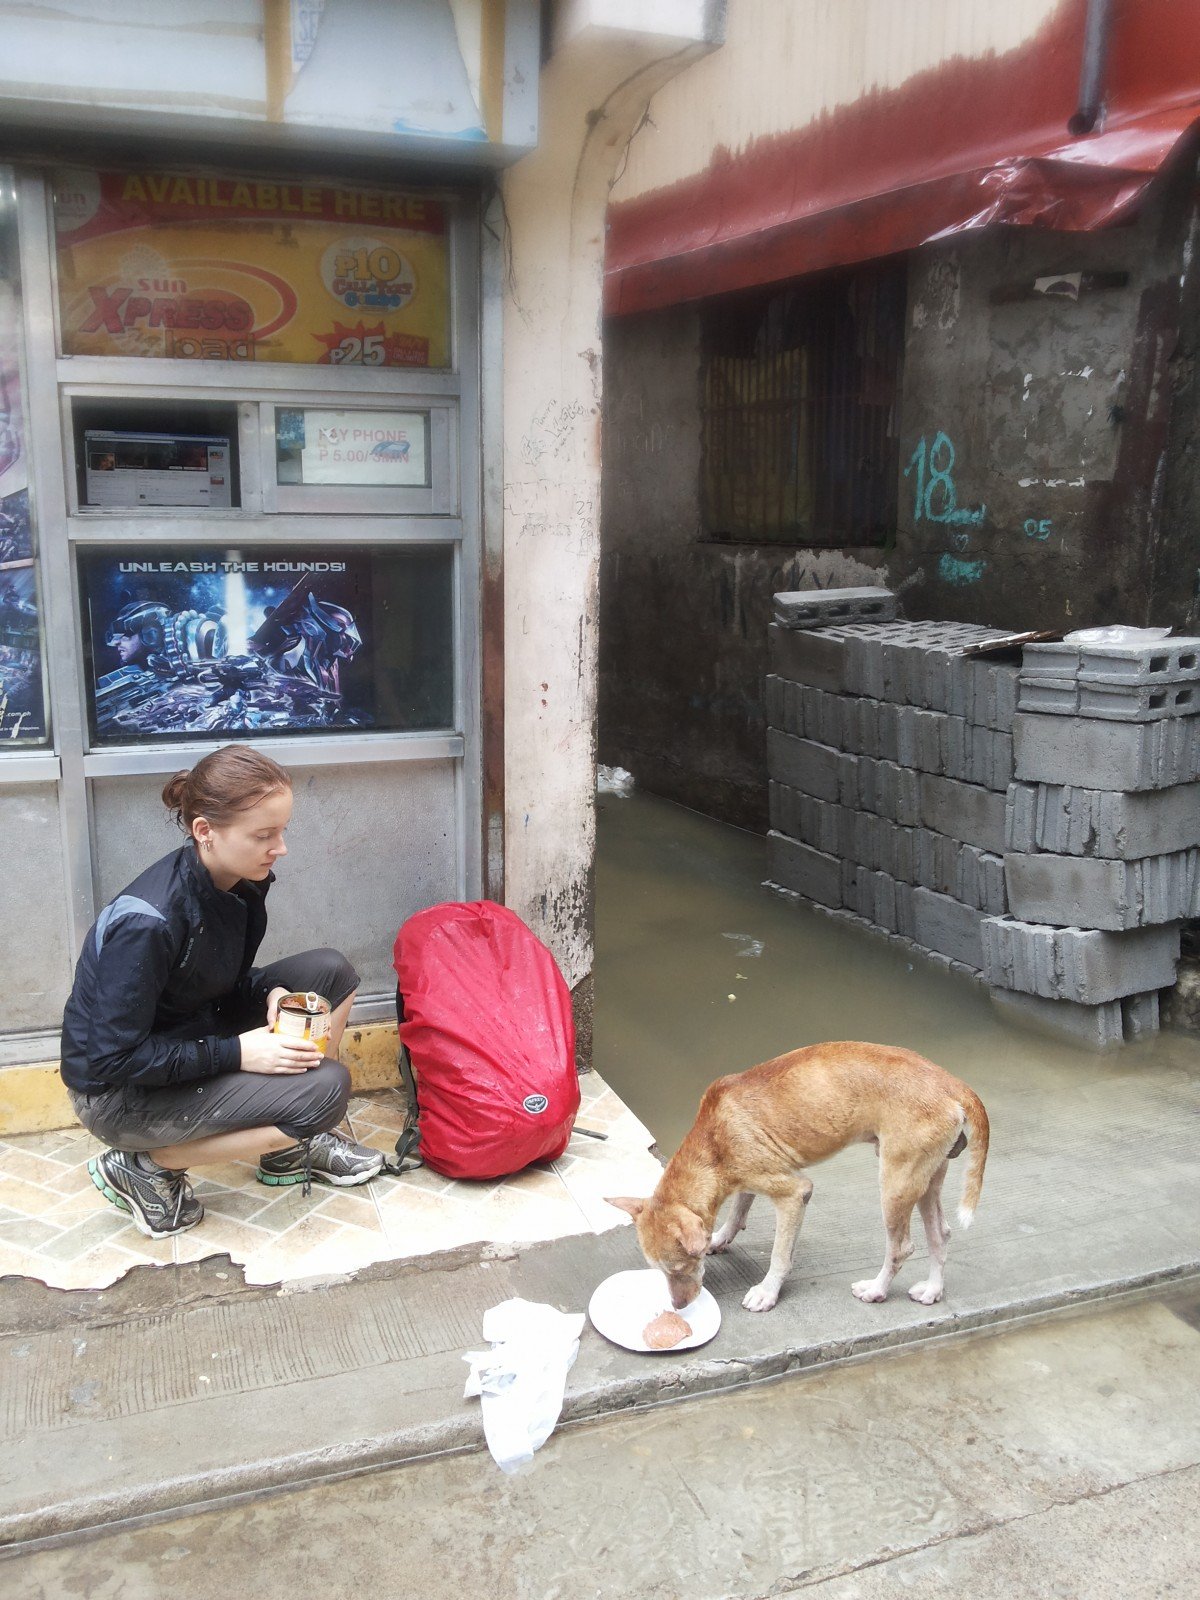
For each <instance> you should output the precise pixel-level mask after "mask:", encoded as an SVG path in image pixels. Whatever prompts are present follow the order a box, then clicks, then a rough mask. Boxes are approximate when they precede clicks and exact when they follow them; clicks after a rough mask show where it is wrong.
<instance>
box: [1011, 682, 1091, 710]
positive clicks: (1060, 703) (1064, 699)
mask: <svg viewBox="0 0 1200 1600" xmlns="http://www.w3.org/2000/svg"><path fill="white" fill-rule="evenodd" d="M1017 709H1018V711H1042V712H1044V713H1045V714H1046V715H1047V716H1051V717H1073V716H1075V715H1077V713H1078V711H1079V684H1078V682H1077V681H1076V680H1075V679H1074V678H1031V677H1028V676H1026V674H1025V673H1022V674H1021V684H1020V688H1019V689H1018V691H1017Z"/></svg>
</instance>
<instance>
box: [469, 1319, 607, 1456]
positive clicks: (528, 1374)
mask: <svg viewBox="0 0 1200 1600" xmlns="http://www.w3.org/2000/svg"><path fill="white" fill-rule="evenodd" d="M582 1332H583V1312H582V1311H580V1312H575V1313H572V1312H566V1311H558V1310H556V1309H555V1308H554V1306H546V1305H539V1304H538V1303H537V1302H535V1301H532V1300H518V1299H513V1300H505V1301H503V1302H502V1303H501V1304H500V1305H498V1306H493V1307H492V1308H491V1310H490V1311H485V1312H484V1314H483V1336H484V1338H485V1339H487V1340H489V1341H490V1342H491V1346H492V1348H491V1349H490V1350H469V1351H468V1352H467V1354H466V1355H465V1356H464V1357H463V1360H464V1361H466V1362H469V1363H470V1367H471V1371H470V1374H469V1376H468V1378H467V1384H466V1388H465V1389H464V1390H463V1398H464V1399H470V1398H471V1397H472V1396H473V1395H479V1396H480V1398H481V1400H482V1402H483V1431H484V1434H485V1436H486V1438H487V1447H488V1449H489V1450H490V1451H491V1453H492V1459H493V1460H494V1461H495V1463H496V1465H497V1466H498V1467H499V1468H500V1470H501V1471H502V1472H508V1473H513V1472H516V1471H518V1470H519V1469H520V1468H521V1467H523V1466H527V1465H528V1464H529V1462H531V1461H532V1460H533V1453H534V1451H535V1450H540V1449H541V1447H542V1445H544V1444H545V1442H546V1440H547V1439H548V1438H549V1437H550V1435H551V1434H552V1433H553V1432H554V1425H555V1423H556V1422H557V1421H558V1418H559V1414H560V1413H561V1411H562V1404H563V1393H564V1391H565V1389H566V1386H567V1373H568V1372H570V1370H571V1368H572V1367H573V1366H574V1365H575V1357H576V1356H577V1355H578V1354H579V1336H580V1334H581V1333H582Z"/></svg>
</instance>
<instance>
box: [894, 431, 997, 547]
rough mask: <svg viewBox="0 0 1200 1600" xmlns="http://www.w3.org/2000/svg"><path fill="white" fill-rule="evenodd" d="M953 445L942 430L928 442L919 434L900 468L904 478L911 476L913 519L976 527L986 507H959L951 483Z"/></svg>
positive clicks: (952, 477) (952, 482)
mask: <svg viewBox="0 0 1200 1600" xmlns="http://www.w3.org/2000/svg"><path fill="white" fill-rule="evenodd" d="M955 459H956V457H955V450H954V445H953V444H952V443H951V441H950V438H949V436H948V435H947V434H945V433H941V432H939V433H936V434H934V436H933V443H932V444H929V443H928V442H927V441H926V439H925V436H924V435H923V434H922V436H921V438H920V440H919V441H918V443H917V448H916V449H915V450H914V451H913V453H912V455H911V456H910V457H909V459H908V465H907V466H906V467H905V469H904V476H905V477H906V478H908V477H911V476H913V474H914V473H915V474H916V477H915V480H914V482H915V492H914V496H913V521H914V522H921V521H922V520H924V521H926V522H948V523H958V524H963V523H965V524H968V525H975V526H977V525H978V524H979V523H981V522H982V521H983V518H984V514H985V513H986V511H987V507H986V506H977V507H975V508H974V509H971V508H968V507H966V506H960V505H959V503H958V490H957V489H956V487H955V484H954V462H955Z"/></svg>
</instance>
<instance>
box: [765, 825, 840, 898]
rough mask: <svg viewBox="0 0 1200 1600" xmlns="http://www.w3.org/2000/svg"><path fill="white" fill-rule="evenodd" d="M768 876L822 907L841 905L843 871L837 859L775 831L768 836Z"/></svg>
mask: <svg viewBox="0 0 1200 1600" xmlns="http://www.w3.org/2000/svg"><path fill="white" fill-rule="evenodd" d="M767 876H768V878H770V879H771V881H772V882H774V883H777V884H779V885H781V886H782V887H783V888H784V889H791V890H793V891H794V892H795V893H796V894H801V895H803V896H804V897H805V899H806V900H815V901H817V902H818V903H819V904H820V905H823V906H840V905H841V903H842V885H841V876H842V868H841V863H840V861H838V859H837V857H836V856H831V855H826V854H824V852H822V851H820V850H814V849H812V847H811V846H810V845H806V844H800V843H799V842H798V841H797V840H795V839H788V838H785V837H784V835H783V834H781V833H776V832H775V831H774V830H772V831H771V832H770V833H769V834H768V835H767Z"/></svg>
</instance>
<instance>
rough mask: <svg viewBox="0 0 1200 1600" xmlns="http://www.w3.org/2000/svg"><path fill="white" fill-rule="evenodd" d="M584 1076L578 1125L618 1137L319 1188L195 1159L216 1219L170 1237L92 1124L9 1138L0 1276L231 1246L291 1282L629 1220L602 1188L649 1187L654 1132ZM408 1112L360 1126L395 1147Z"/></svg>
mask: <svg viewBox="0 0 1200 1600" xmlns="http://www.w3.org/2000/svg"><path fill="white" fill-rule="evenodd" d="M579 1082H580V1090H581V1092H582V1097H583V1103H582V1105H581V1107H580V1111H579V1117H578V1119H577V1120H578V1123H579V1125H580V1126H581V1127H584V1128H593V1129H596V1130H597V1131H599V1132H602V1133H606V1134H607V1135H608V1138H607V1140H606V1141H603V1142H602V1141H600V1140H594V1139H588V1138H586V1137H584V1136H583V1135H580V1134H577V1135H575V1136H574V1137H573V1138H572V1140H571V1143H570V1146H569V1147H568V1149H567V1152H566V1154H565V1155H564V1156H562V1157H561V1158H560V1159H559V1160H558V1161H554V1162H546V1163H539V1164H538V1165H536V1166H533V1167H529V1168H527V1169H526V1170H525V1171H524V1172H520V1173H517V1174H516V1175H515V1176H514V1177H510V1178H505V1179H502V1180H500V1181H498V1182H485V1183H464V1182H455V1181H453V1180H451V1179H449V1178H443V1177H441V1176H440V1175H439V1174H438V1173H436V1172H432V1171H430V1170H429V1169H427V1168H424V1167H422V1168H418V1169H417V1170H416V1171H414V1172H410V1173H406V1174H405V1176H404V1177H402V1178H392V1177H383V1178H376V1179H374V1180H373V1181H372V1182H371V1183H369V1184H364V1185H363V1186H362V1187H361V1188H357V1189H330V1188H326V1187H324V1186H323V1185H320V1184H316V1185H314V1186H313V1190H312V1193H311V1194H310V1195H309V1196H307V1197H305V1196H304V1195H303V1194H301V1192H300V1186H299V1185H298V1184H297V1185H296V1186H294V1187H292V1188H287V1189H273V1188H268V1187H266V1186H265V1185H263V1184H260V1183H259V1182H257V1180H256V1179H255V1176H254V1168H253V1167H252V1166H248V1165H243V1164H241V1163H229V1164H228V1165H226V1166H222V1167H205V1168H197V1170H196V1171H195V1173H193V1174H192V1179H193V1183H194V1187H195V1190H196V1193H197V1195H198V1196H199V1197H200V1199H201V1200H202V1201H203V1202H204V1208H205V1217H204V1221H203V1222H201V1223H200V1224H199V1226H198V1227H196V1228H194V1229H192V1230H191V1231H190V1232H188V1233H184V1234H180V1235H179V1236H178V1237H176V1238H175V1239H164V1240H161V1241H158V1240H152V1239H147V1238H145V1237H143V1235H142V1234H140V1233H138V1231H137V1229H136V1228H135V1227H134V1226H133V1224H132V1223H131V1222H130V1221H129V1219H128V1218H127V1217H126V1216H125V1214H124V1213H122V1212H120V1211H118V1210H117V1208H116V1207H115V1206H113V1205H111V1204H110V1203H109V1202H108V1201H107V1200H105V1199H104V1198H103V1196H101V1195H100V1194H99V1193H98V1192H97V1190H96V1189H95V1187H94V1186H93V1184H92V1181H91V1178H90V1177H89V1176H88V1172H87V1160H88V1157H89V1156H91V1155H93V1154H94V1153H95V1152H96V1151H97V1150H98V1149H100V1148H101V1147H100V1146H99V1145H98V1144H97V1142H96V1141H95V1140H94V1139H93V1138H92V1137H91V1136H90V1135H89V1134H87V1133H85V1132H84V1130H83V1129H82V1128H74V1129H66V1130H63V1131H62V1132H57V1133H37V1134H26V1135H23V1136H22V1137H19V1138H11V1139H5V1140H0V1275H4V1274H6V1273H18V1274H21V1275H23V1276H26V1277H33V1278H39V1279H41V1280H42V1281H43V1282H44V1283H47V1284H49V1285H50V1286H51V1287H52V1288H57V1289H85V1288H90V1289H101V1288H107V1287H108V1285H109V1284H111V1283H114V1282H115V1281H116V1280H117V1279H118V1278H119V1277H121V1276H122V1274H123V1273H125V1272H127V1271H128V1270H129V1269H130V1267H134V1266H140V1265H144V1264H146V1263H148V1262H159V1263H169V1262H173V1261H175V1262H184V1261H198V1260H200V1259H201V1258H203V1257H204V1256H212V1255H222V1254H225V1253H226V1252H227V1253H228V1254H229V1255H230V1257H231V1258H232V1259H233V1261H234V1262H235V1263H237V1264H239V1265H241V1266H243V1267H244V1268H245V1272H246V1281H247V1282H248V1283H287V1282H296V1281H300V1280H303V1279H309V1278H328V1277H335V1276H338V1275H340V1274H343V1273H348V1272H354V1271H356V1270H357V1269H359V1268H361V1267H365V1266H369V1265H370V1264H371V1263H372V1262H374V1261H390V1260H396V1259H398V1258H400V1257H403V1256H415V1255H428V1254H431V1253H433V1252H435V1251H439V1250H449V1249H453V1248H454V1247H456V1246H458V1245H464V1244H472V1243H477V1242H480V1241H488V1242H492V1243H496V1244H518V1243H528V1242H532V1241H535V1240H544V1239H558V1238H563V1237H565V1236H566V1235H568V1234H580V1233H602V1232H604V1231H605V1230H606V1229H608V1228H610V1227H614V1226H616V1225H617V1224H618V1223H619V1222H620V1221H621V1220H622V1219H621V1217H620V1214H619V1213H618V1212H616V1211H614V1210H613V1209H612V1208H611V1207H610V1206H607V1205H605V1204H604V1199H603V1196H604V1195H605V1194H649V1192H650V1190H651V1189H652V1188H653V1187H654V1185H655V1183H657V1181H658V1177H659V1174H660V1171H661V1169H660V1167H659V1164H658V1162H657V1160H656V1159H655V1158H654V1156H653V1155H651V1153H650V1149H649V1146H650V1144H651V1143H652V1136H651V1134H650V1133H649V1132H648V1130H647V1129H646V1128H645V1127H643V1125H642V1124H641V1123H640V1122H639V1121H638V1119H637V1118H636V1117H635V1116H634V1115H633V1113H632V1112H631V1111H630V1110H629V1109H628V1107H627V1106H625V1105H624V1103H623V1102H622V1101H621V1100H619V1099H618V1098H617V1096H616V1095H615V1094H614V1093H613V1091H612V1090H611V1089H609V1088H608V1086H607V1085H606V1084H605V1083H604V1082H603V1081H602V1079H601V1078H600V1077H599V1076H598V1075H597V1074H596V1073H594V1072H593V1073H588V1074H586V1075H585V1076H584V1077H582V1078H581V1079H580V1080H579ZM403 1120H404V1100H403V1096H402V1095H401V1094H399V1092H397V1091H396V1090H390V1089H385V1090H381V1091H379V1092H378V1093H376V1094H369V1095H361V1096H359V1097H358V1098H356V1099H354V1100H352V1101H351V1103H350V1110H349V1122H350V1129H351V1131H352V1132H353V1134H354V1137H355V1138H356V1139H358V1140H360V1141H361V1142H362V1143H363V1144H369V1145H375V1146H376V1147H378V1148H379V1149H381V1150H385V1151H387V1152H388V1154H389V1155H390V1154H391V1153H392V1151H393V1147H394V1145H395V1141H396V1134H397V1132H398V1131H399V1129H400V1127H401V1125H402V1123H403Z"/></svg>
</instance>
